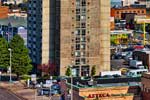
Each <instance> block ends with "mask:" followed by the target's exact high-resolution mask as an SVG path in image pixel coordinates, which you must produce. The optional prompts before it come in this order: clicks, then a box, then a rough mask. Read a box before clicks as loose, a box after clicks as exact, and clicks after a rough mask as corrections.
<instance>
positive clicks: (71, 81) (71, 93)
mask: <svg viewBox="0 0 150 100" xmlns="http://www.w3.org/2000/svg"><path fill="white" fill-rule="evenodd" d="M72 85H73V76H72V70H71V100H73V87H72Z"/></svg>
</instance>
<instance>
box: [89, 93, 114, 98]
mask: <svg viewBox="0 0 150 100" xmlns="http://www.w3.org/2000/svg"><path fill="white" fill-rule="evenodd" d="M110 96H111V95H110V94H108V93H101V94H89V96H88V98H100V97H110Z"/></svg>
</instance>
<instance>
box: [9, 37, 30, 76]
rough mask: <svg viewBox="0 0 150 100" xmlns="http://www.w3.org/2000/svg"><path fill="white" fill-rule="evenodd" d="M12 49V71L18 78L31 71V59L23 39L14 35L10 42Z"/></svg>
mask: <svg viewBox="0 0 150 100" xmlns="http://www.w3.org/2000/svg"><path fill="white" fill-rule="evenodd" d="M10 48H11V49H12V71H13V72H14V73H15V74H16V75H17V77H18V78H19V76H20V75H24V74H28V73H29V72H30V71H31V70H32V65H31V59H30V57H29V55H28V49H27V48H26V47H25V45H24V41H23V39H22V38H21V37H20V36H19V35H15V36H14V37H13V39H12V40H11V41H10Z"/></svg>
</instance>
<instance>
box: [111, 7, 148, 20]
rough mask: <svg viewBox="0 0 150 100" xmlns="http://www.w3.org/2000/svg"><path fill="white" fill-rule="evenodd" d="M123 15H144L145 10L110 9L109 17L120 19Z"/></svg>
mask: <svg viewBox="0 0 150 100" xmlns="http://www.w3.org/2000/svg"><path fill="white" fill-rule="evenodd" d="M124 14H134V15H146V8H135V7H122V8H111V17H114V18H115V19H122V18H123V17H124Z"/></svg>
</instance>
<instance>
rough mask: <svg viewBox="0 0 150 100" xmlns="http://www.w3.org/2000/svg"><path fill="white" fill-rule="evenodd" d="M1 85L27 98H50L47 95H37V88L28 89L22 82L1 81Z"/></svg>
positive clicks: (44, 99)
mask: <svg viewBox="0 0 150 100" xmlns="http://www.w3.org/2000/svg"><path fill="white" fill-rule="evenodd" d="M0 87H3V88H6V89H8V90H10V91H12V92H13V93H15V94H16V95H18V96H20V97H23V98H25V99H26V100H50V98H49V97H46V96H37V92H36V89H26V88H25V86H24V85H23V84H22V83H20V82H15V83H8V82H1V83H0Z"/></svg>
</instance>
